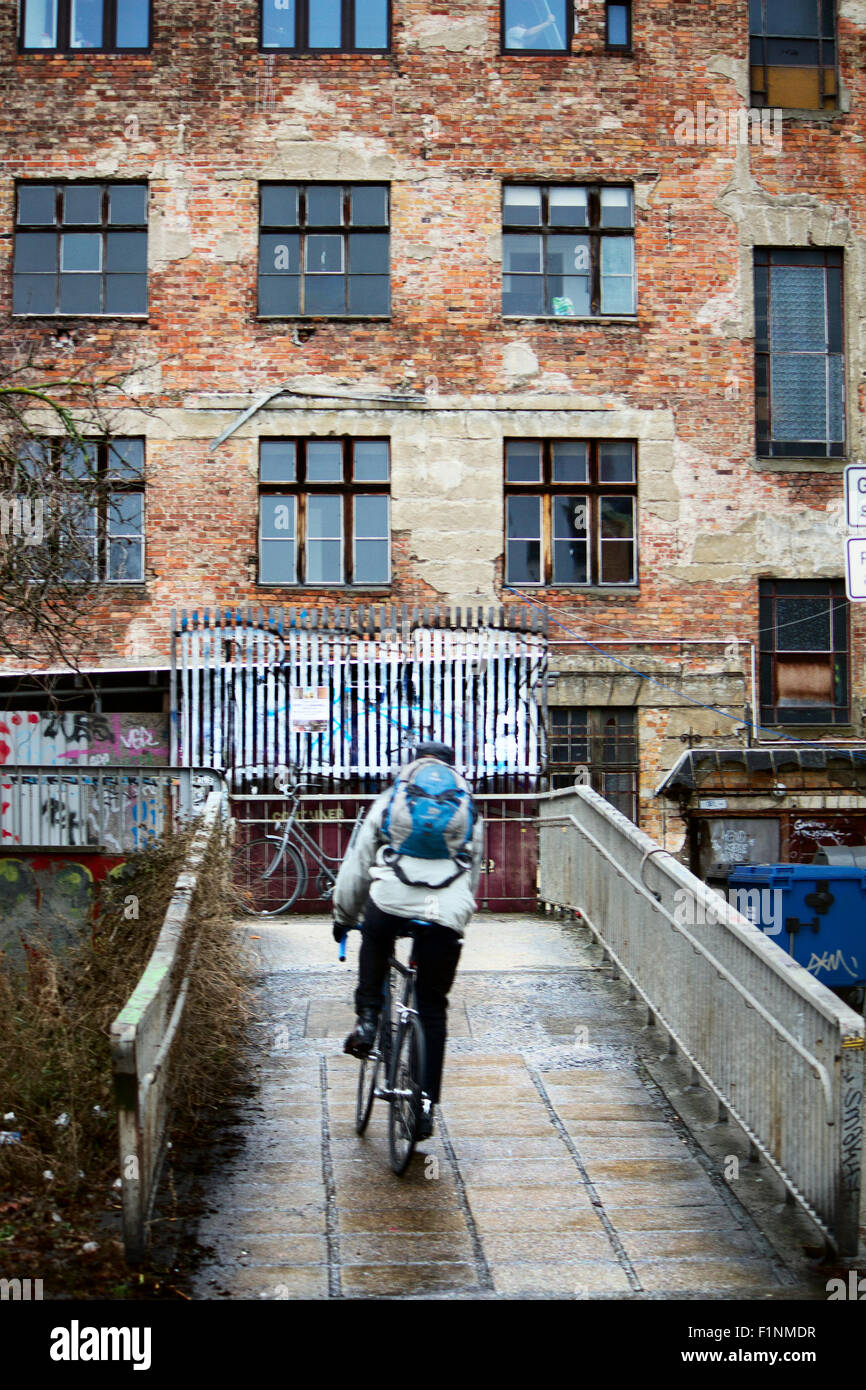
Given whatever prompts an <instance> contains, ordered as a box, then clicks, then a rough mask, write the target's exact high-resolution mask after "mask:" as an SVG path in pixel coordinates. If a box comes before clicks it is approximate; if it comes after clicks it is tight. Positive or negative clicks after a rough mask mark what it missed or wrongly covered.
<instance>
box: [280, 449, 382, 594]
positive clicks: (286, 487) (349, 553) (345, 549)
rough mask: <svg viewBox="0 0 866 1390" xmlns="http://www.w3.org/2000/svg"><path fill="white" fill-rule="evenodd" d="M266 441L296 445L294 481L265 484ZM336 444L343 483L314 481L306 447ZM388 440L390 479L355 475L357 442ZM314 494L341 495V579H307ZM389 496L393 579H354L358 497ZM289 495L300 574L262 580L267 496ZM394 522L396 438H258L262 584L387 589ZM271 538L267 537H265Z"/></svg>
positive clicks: (285, 586) (296, 562)
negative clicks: (393, 447) (393, 441)
mask: <svg viewBox="0 0 866 1390" xmlns="http://www.w3.org/2000/svg"><path fill="white" fill-rule="evenodd" d="M266 443H280V444H294V446H295V481H294V482H293V483H292V482H265V481H263V480H262V476H261V445H262V444H266ZM320 443H331V444H333V443H337V444H339V445H340V446H341V450H342V471H343V476H342V479H341V480H340V481H339V482H336V481H335V482H309V481H308V480H307V476H306V474H307V445H309V444H320ZM368 443H376V444H386V445H387V448H388V479H387V481H383V482H366V481H363V480H356V479H355V478H354V477H353V468H354V446H355V445H356V444H368ZM309 496H322V497H342V499H343V507H342V528H343V530H342V536H341V538H340V539H341V542H342V577H341V578H340V579H338V580H312V581H310V580H308V579H307V577H306V572H307V516H306V511H307V498H308V497H309ZM371 496H373V497H385V498H387V499H388V534H387V537H374V538H372V539H377V540H378V539H387V542H388V578H387V579H386V580H381V581H378V582H376V581H372V580H359V581H357V582H356V581H355V578H354V571H355V544H356V540H357V537H356V535H355V518H354V502H355V499H356V498H358V497H371ZM263 497H286V498H293V499H294V502H295V536H294V542H295V578H294V580H289V579H279V580H274V579H262V578H261V571H262V540H263V537H262V498H263ZM391 537H392V526H391V441H390V439H385V438H383V437H382V436H381V435H347V436H343V437H341V438H339V439H336V440H335V439H333V438H330V437H328V436H324V435H305V436H297V435H285V436H273V437H272V436H267V437H264V436H262V437H261V438H260V439H259V484H258V566H257V568H258V580H257V582H258V584H259V585H260V586H262V587H266V588H269V589H306V588H313V589H375V590H377V591H380V590H383V589H388V588H390V586H391V583H392V569H393V556H392V544H391ZM265 539H267V538H265Z"/></svg>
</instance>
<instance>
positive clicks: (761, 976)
mask: <svg viewBox="0 0 866 1390" xmlns="http://www.w3.org/2000/svg"><path fill="white" fill-rule="evenodd" d="M539 817H540V819H539V897H540V899H541V900H542V901H544V902H548V903H551V904H556V905H559V906H562V907H567V908H571V909H574V910H576V911H578V912H579V913H580V915H581V917H582V918H583V919H584V920H585V922H586V924H587V926H588V927H589V928H590V930H591V931H592V932H593V934H594V936H595V937H596V938H597V939H598V941H599V942H600V943H601V944H602V945H603V946H604V947H605V949H606V950H607V952H608V953H609V955H610V956H611V958H612V960H613V961H614V962H615V965H616V967H617V968H618V969H619V970H620V971H621V972H622V974H623V975H625V976H626V977H627V979H628V980H629V981H630V982H631V984H632V985H633V987H634V989H635V990H636V991H637V993H638V994H639V995H640V996H641V997H642V999H643V1000H644V1001H645V1002H646V1004H647V1006H648V1007H649V1008H650V1009H651V1010H652V1012H653V1014H654V1015H656V1017H657V1018H658V1020H659V1022H661V1023H662V1024H663V1026H664V1027H665V1028H666V1029H667V1030H668V1032H669V1033H670V1035H671V1038H672V1039H673V1040H674V1042H675V1043H676V1044H677V1046H678V1048H679V1049H680V1050H681V1051H682V1052H683V1054H684V1055H685V1056H686V1057H687V1058H688V1059H689V1060H690V1061H691V1063H692V1065H693V1066H694V1067H695V1069H696V1071H697V1072H698V1073H699V1074H700V1076H701V1077H702V1078H703V1080H704V1082H705V1083H706V1085H707V1086H708V1087H709V1088H710V1090H712V1091H713V1092H715V1094H716V1095H717V1096H718V1098H719V1099H720V1101H721V1102H722V1103H723V1104H724V1106H725V1107H726V1108H727V1109H728V1110H729V1111H730V1113H731V1115H732V1116H733V1117H734V1118H735V1119H736V1120H737V1122H738V1123H739V1124H740V1125H741V1126H742V1128H743V1129H744V1130H745V1132H746V1133H747V1134H748V1135H749V1137H750V1138H751V1140H752V1141H753V1143H754V1144H755V1145H756V1147H757V1148H758V1149H759V1150H760V1152H761V1153H762V1154H763V1156H764V1157H765V1158H766V1160H767V1162H768V1163H770V1164H771V1166H772V1167H773V1168H774V1169H775V1171H776V1172H777V1173H778V1174H779V1176H780V1177H781V1178H782V1180H783V1181H784V1183H785V1184H786V1186H787V1187H788V1188H789V1190H790V1191H791V1193H792V1194H793V1195H794V1196H795V1197H796V1198H797V1200H798V1201H799V1202H800V1203H801V1204H802V1206H803V1207H804V1208H805V1210H806V1211H807V1212H808V1213H809V1214H810V1216H811V1217H812V1218H813V1220H815V1221H816V1222H817V1223H818V1225H819V1226H820V1227H821V1228H822V1229H823V1230H824V1232H825V1233H826V1234H827V1236H828V1237H829V1238H830V1240H831V1241H832V1242H833V1244H834V1245H835V1246H836V1247H837V1249H838V1250H839V1251H840V1253H842V1254H846V1255H856V1253H857V1248H858V1235H859V1210H860V1183H861V1154H862V1135H863V1071H864V1068H863V1063H864V1021H863V1019H862V1018H861V1017H859V1015H857V1014H855V1013H854V1012H853V1010H851V1009H849V1008H848V1007H847V1006H846V1005H845V1004H843V1003H841V1001H840V1000H838V999H837V998H836V997H835V996H834V995H833V994H831V993H830V991H829V990H828V989H826V988H825V987H824V986H823V985H821V984H819V983H818V981H817V980H815V979H814V977H813V976H812V975H810V974H809V973H808V972H807V971H806V970H804V969H803V968H802V967H801V966H799V965H797V964H796V962H795V961H793V960H792V959H791V957H790V956H788V955H787V954H786V953H785V952H784V951H782V950H781V949H780V948H779V947H778V946H777V945H776V944H775V942H773V941H771V940H769V939H768V938H767V937H766V936H765V935H764V934H763V933H762V932H761V931H759V930H758V929H757V928H756V927H754V926H752V924H751V923H750V922H749V921H747V920H746V918H745V917H743V916H741V915H740V913H738V912H736V911H734V909H733V908H732V907H731V906H730V905H729V904H728V903H727V902H726V901H725V899H723V898H722V897H721V896H720V895H719V894H717V893H714V892H713V891H712V890H711V889H709V888H707V887H706V885H705V884H704V883H702V882H701V881H700V879H698V878H696V877H695V876H694V875H693V874H691V873H689V871H688V870H687V869H685V868H684V867H683V866H682V865H681V864H680V863H678V862H677V861H676V860H675V859H674V858H673V857H672V856H671V855H670V854H668V853H667V852H666V851H665V850H663V849H662V848H661V847H660V846H659V845H657V844H656V843H655V842H654V841H653V840H651V839H650V838H649V837H648V836H647V835H645V834H643V832H642V831H640V830H638V829H637V828H636V827H635V826H634V825H633V824H632V823H631V822H630V821H628V820H626V818H625V817H624V816H622V815H620V814H619V812H617V811H615V810H614V809H613V807H611V806H610V805H609V803H607V802H606V801H604V800H603V798H602V797H600V796H599V795H598V794H597V793H595V792H593V791H591V790H590V789H589V788H585V787H581V788H576V789H574V790H573V791H568V792H567V791H562V792H551V793H548V794H546V795H544V796H542V797H540V798H539Z"/></svg>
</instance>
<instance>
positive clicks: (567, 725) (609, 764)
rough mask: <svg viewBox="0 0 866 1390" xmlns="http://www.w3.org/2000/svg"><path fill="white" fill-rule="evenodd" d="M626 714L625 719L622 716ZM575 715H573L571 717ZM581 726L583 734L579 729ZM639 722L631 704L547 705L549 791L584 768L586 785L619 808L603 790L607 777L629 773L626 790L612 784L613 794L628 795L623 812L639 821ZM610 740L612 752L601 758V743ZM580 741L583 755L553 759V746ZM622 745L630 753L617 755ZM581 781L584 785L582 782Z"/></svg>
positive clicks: (567, 784)
mask: <svg viewBox="0 0 866 1390" xmlns="http://www.w3.org/2000/svg"><path fill="white" fill-rule="evenodd" d="M558 715H560V716H561V715H566V716H569V718H568V719H566V720H565V721H560V722H559V724H557V721H556V716H558ZM627 715H628V716H630V719H629V720H626V719H625V716H627ZM575 716H577V717H575ZM581 716H585V718H581ZM610 723H614V725H615V728H614V731H613V734H612V735H611V733H610V732H609V731H608V725H609V724H610ZM582 729H585V730H586V733H585V735H583V734H582V732H581V730H582ZM639 733H640V722H639V718H638V710H637V708H636V707H635V706H631V705H548V721H547V747H548V760H547V779H548V784H549V787H550V790H551V791H555V790H557V789H562V788H563V787H570V786H573V785H574V783H575V773H576V771H577V769H578V768H586V769H587V771H588V773H589V782H588V785H589V786H591V787H592V789H593V791H596V792H598V793H599V795H600V796H604V797H605V799H606V800H610V804H611V805H613V806H616V807H617V809H619V810H621V809H622V808H621V806H619V805H618V803H617V802H616V801H613V800H611V798H610V797H608V796H607V793H606V778H607V777H624V776H627V777H630V778H631V784H632V785H631V789H630V791H623V790H622V789H620V788H612V789H611V790H612V791H613V793H614V795H616V796H618V797H620V798H623V797H630V799H631V807H632V813H631V814H630V813H629V812H628V811H624V812H623V814H624V815H627V816H629V819H630V820H632V821H633V822H634V824H635V825H638V824H639V820H638V817H639V812H640V798H639V791H640V738H639ZM611 741H612V742H613V746H614V754H615V756H614V757H613V758H612V759H610V760H606V759H605V756H604V754H605V745H606V744H607V745H609V744H610V743H611ZM574 743H577V744H578V746H579V745H580V743H583V744H584V745H585V748H586V754H587V756H586V757H585V758H578V757H571V756H569V758H568V759H567V760H565V761H554V757H553V753H554V751H555V749H556V748H557V746H559V747H563V746H565V745H566V744H567V745H568V746H569V752H571V751H572V745H573V744H574ZM623 747H624V748H625V749H626V751H627V752H630V753H631V756H630V757H621V756H619V755H620V754H621V751H622V749H623ZM583 785H587V783H586V782H584V783H583Z"/></svg>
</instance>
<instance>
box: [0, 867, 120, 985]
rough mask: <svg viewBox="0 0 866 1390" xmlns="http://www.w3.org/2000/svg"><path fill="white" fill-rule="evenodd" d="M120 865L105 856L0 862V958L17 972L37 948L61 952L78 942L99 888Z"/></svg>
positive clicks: (91, 914)
mask: <svg viewBox="0 0 866 1390" xmlns="http://www.w3.org/2000/svg"><path fill="white" fill-rule="evenodd" d="M123 862H124V861H123V860H122V859H119V858H118V857H117V856H107V855H88V856H87V858H86V859H82V860H72V859H69V858H68V857H66V856H59V855H58V856H51V855H45V854H39V855H29V856H25V855H22V856H21V857H20V858H11V857H10V858H0V958H2V959H5V960H6V961H7V962H9V963H11V964H13V965H16V966H22V965H23V964H24V963H25V961H26V959H27V954H28V951H29V952H32V951H34V950H38V949H39V947H40V945H49V946H50V947H51V949H52V950H54V951H62V950H64V949H66V948H68V947H69V946H70V945H72V944H74V943H75V942H77V941H79V940H80V939H81V936H82V933H83V932H84V931H85V930H86V928H87V926H88V924H89V923H90V922H92V920H93V909H94V904H95V897H96V893H97V891H98V887H99V884H100V883H101V882H102V881H103V880H104V879H105V878H108V877H109V876H113V875H114V874H117V873H118V872H120V871H121V869H122V867H123Z"/></svg>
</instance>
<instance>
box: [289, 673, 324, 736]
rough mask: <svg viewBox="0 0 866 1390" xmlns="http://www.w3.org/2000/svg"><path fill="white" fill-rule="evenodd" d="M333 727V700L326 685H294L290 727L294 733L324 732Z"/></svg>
mask: <svg viewBox="0 0 866 1390" xmlns="http://www.w3.org/2000/svg"><path fill="white" fill-rule="evenodd" d="M330 727H331V701H330V697H329V695H328V687H327V686H326V685H318V686H307V685H293V686H292V696H291V703H290V705H289V728H290V729H291V731H292V733H293V734H323V733H326V732H327V730H328V729H329V728H330Z"/></svg>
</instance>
